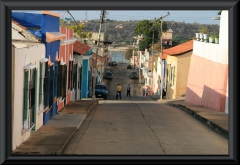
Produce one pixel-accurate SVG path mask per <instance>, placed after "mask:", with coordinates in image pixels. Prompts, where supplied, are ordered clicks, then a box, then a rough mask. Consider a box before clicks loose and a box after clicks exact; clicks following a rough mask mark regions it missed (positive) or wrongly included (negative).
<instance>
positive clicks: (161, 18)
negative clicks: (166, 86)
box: [160, 12, 170, 100]
mask: <svg viewBox="0 0 240 165" xmlns="http://www.w3.org/2000/svg"><path fill="white" fill-rule="evenodd" d="M168 15H170V13H169V12H168V13H167V15H165V16H161V17H160V20H161V32H160V35H161V43H160V44H161V52H160V53H161V88H160V90H161V91H160V100H162V90H163V89H162V86H163V59H162V58H163V54H162V25H163V18H164V17H166V16H168Z"/></svg>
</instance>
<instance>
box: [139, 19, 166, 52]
mask: <svg viewBox="0 0 240 165" xmlns="http://www.w3.org/2000/svg"><path fill="white" fill-rule="evenodd" d="M160 28H161V21H160V20H156V21H154V22H150V21H149V20H143V21H140V22H139V23H138V24H137V25H136V28H135V34H136V35H143V38H142V40H141V41H140V42H139V50H145V49H149V48H150V46H151V45H152V42H153V43H156V42H157V41H159V32H160V31H159V30H160ZM167 30H168V27H167V24H166V23H165V22H164V21H163V25H162V31H163V32H166V31H167ZM153 34H154V39H153V40H152V37H153Z"/></svg>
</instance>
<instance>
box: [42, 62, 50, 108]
mask: <svg viewBox="0 0 240 165" xmlns="http://www.w3.org/2000/svg"><path fill="white" fill-rule="evenodd" d="M43 68H44V70H43V73H44V77H43V101H44V102H43V105H44V109H45V108H47V107H48V106H49V95H48V81H49V80H48V79H49V70H48V62H45V64H44V67H43Z"/></svg>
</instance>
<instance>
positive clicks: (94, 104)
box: [57, 101, 98, 155]
mask: <svg viewBox="0 0 240 165" xmlns="http://www.w3.org/2000/svg"><path fill="white" fill-rule="evenodd" d="M97 104H98V101H95V102H94V103H93V104H92V105H91V106H89V108H88V109H87V114H86V115H85V116H84V118H83V119H82V120H81V122H80V123H79V124H78V125H77V127H76V129H75V130H74V131H73V132H72V134H71V135H70V136H69V138H68V139H67V141H66V142H65V143H64V144H63V146H62V147H61V149H60V151H59V152H58V153H57V155H61V154H62V153H63V151H64V149H65V148H66V146H67V144H68V142H69V141H70V140H71V139H72V137H73V135H74V134H75V133H76V132H77V130H78V129H79V127H80V126H81V124H82V123H83V121H84V120H85V119H86V118H87V116H88V114H89V112H90V111H91V110H92V109H93V108H94V107H95V106H96V105H97Z"/></svg>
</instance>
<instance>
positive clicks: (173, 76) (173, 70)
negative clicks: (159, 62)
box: [172, 67, 175, 85]
mask: <svg viewBox="0 0 240 165" xmlns="http://www.w3.org/2000/svg"><path fill="white" fill-rule="evenodd" d="M174 79H175V67H172V85H174Z"/></svg>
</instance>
